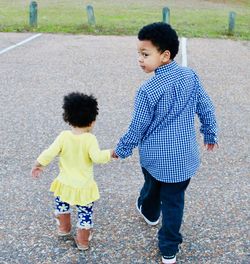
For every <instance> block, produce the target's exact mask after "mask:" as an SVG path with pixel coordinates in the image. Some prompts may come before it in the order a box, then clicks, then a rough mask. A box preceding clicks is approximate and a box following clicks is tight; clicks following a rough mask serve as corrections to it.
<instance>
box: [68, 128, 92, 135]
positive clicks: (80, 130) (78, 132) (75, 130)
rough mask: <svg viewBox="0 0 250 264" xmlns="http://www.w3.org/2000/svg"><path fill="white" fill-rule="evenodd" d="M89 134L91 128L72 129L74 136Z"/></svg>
mask: <svg viewBox="0 0 250 264" xmlns="http://www.w3.org/2000/svg"><path fill="white" fill-rule="evenodd" d="M88 132H91V127H90V126H88V127H72V133H73V134H75V135H80V134H83V133H88Z"/></svg>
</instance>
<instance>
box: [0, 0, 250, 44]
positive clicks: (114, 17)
mask: <svg viewBox="0 0 250 264" xmlns="http://www.w3.org/2000/svg"><path fill="white" fill-rule="evenodd" d="M29 3H30V1H27V0H14V1H13V0H12V1H11V0H1V2H0V31H3V32H26V31H33V32H49V33H73V34H95V35H136V34H137V32H138V30H139V29H140V28H141V27H142V26H144V25H145V24H148V23H152V22H155V21H161V20H162V8H163V7H164V6H166V4H167V5H168V7H169V8H170V23H171V25H172V26H173V27H174V28H175V29H176V30H177V32H178V34H179V35H181V36H186V37H208V38H234V39H242V40H250V19H249V18H250V0H241V1H240V0H239V1H234V0H228V1H226V0H221V1H220V0H217V1H215V0H210V1H202V0H200V1H197V0H189V1H185V0H170V1H163V0H154V1H153V0H139V1H132V0H116V1H108V0H95V1H94V0H93V1H91V4H92V6H93V7H94V11H95V18H96V25H95V26H89V25H88V22H87V14H86V6H87V4H89V3H90V1H89V2H87V1H81V0H72V1H71V0H61V1H59V0H54V1H52V0H40V1H39V0H37V3H38V27H37V28H32V27H30V26H29ZM230 11H235V12H236V26H235V32H234V35H233V36H228V15H229V12H230Z"/></svg>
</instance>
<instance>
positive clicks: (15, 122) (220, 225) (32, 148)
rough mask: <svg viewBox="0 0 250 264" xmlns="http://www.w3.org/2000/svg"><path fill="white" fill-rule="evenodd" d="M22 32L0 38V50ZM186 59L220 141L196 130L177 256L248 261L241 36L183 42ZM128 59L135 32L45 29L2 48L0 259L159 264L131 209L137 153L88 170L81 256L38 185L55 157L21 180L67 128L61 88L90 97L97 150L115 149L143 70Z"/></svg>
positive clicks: (245, 67) (150, 234)
mask: <svg viewBox="0 0 250 264" xmlns="http://www.w3.org/2000/svg"><path fill="white" fill-rule="evenodd" d="M29 36H30V34H28V33H27V34H13V33H12V34H7V33H0V49H3V48H6V47H8V46H10V45H13V43H17V42H19V41H22V40H24V39H25V38H27V37H29ZM187 54H188V64H189V66H191V67H192V68H193V69H194V70H195V71H196V72H197V73H198V74H199V75H200V77H201V80H202V82H203V84H204V86H205V87H206V89H207V91H208V93H209V94H210V96H211V97H212V99H213V101H214V104H215V107H216V112H217V118H218V123H219V128H220V137H219V138H220V142H219V143H220V147H219V149H217V150H216V151H215V152H213V153H208V152H206V151H204V150H203V147H202V139H201V138H200V136H198V137H199V140H200V143H201V156H202V165H201V167H200V170H199V172H198V173H197V175H196V176H195V177H194V178H193V179H192V181H191V184H190V186H189V188H188V190H187V193H186V208H185V216H184V223H183V226H182V233H183V236H184V242H183V244H182V246H181V252H180V253H179V254H178V263H185V264H189V263H190V264H191V263H199V264H202V263H205V264H209V263H211V264H212V263H227V264H229V263H234V264H235V263H241V264H247V263H249V261H250V260H249V247H248V246H249V221H248V219H249V176H250V175H249V174H250V173H249V172H250V155H249V153H250V151H249V144H248V143H249V141H250V89H249V83H250V72H249V68H250V61H249V58H250V42H241V41H233V40H216V39H188V41H187ZM136 59H137V51H136V38H135V37H113V36H109V37H106V36H79V35H52V34H43V35H42V36H41V37H39V38H37V39H35V40H33V41H31V42H29V43H26V44H25V45H22V46H19V47H17V48H15V49H13V50H10V51H8V52H6V53H4V54H2V55H0V75H1V78H0V100H1V104H0V112H1V115H0V124H1V125H0V136H1V137H0V138H1V140H0V149H1V157H0V162H1V166H0V183H1V184H0V192H1V200H0V210H1V214H0V237H1V240H0V252H1V254H0V263H3V264H4V263H11V264H14V263H25V264H29V263H32V264H34V263H64V264H65V263H75V264H76V263H87V264H92V263H93V264H95V263H114V264H115V263H124V264H125V263H130V264H136V263H138V264H139V263H143V264H153V263H160V253H159V251H158V247H157V231H158V228H159V226H157V227H149V226H147V225H146V224H145V223H144V222H143V219H142V218H140V216H139V215H138V213H137V212H136V210H135V200H136V197H137V195H138V192H139V190H140V187H141V185H142V183H143V177H142V173H141V170H140V166H139V164H138V152H137V150H135V151H134V155H133V156H132V157H130V158H128V159H126V160H118V161H112V162H111V163H109V164H107V165H97V166H95V178H96V180H97V182H98V185H99V188H100V193H101V199H100V200H99V201H98V202H96V204H95V208H94V221H95V233H94V238H93V241H92V242H91V248H90V250H89V251H87V252H79V251H78V250H77V248H76V246H75V244H74V241H73V238H72V237H69V238H64V239H59V238H58V237H57V235H56V226H55V221H54V219H53V196H52V194H51V193H49V191H48V189H49V186H50V183H51V182H52V180H53V179H54V177H55V176H56V174H57V172H58V169H57V161H55V162H53V163H52V164H51V165H50V166H49V167H48V168H47V169H46V171H45V172H44V174H43V175H42V177H41V178H40V179H39V180H37V181H36V180H33V179H32V178H31V177H30V168H31V165H32V163H33V161H34V160H35V158H36V157H37V155H38V154H39V153H40V152H41V151H42V150H43V149H44V148H45V147H47V146H48V145H49V144H50V143H51V142H52V141H53V140H54V138H55V136H56V135H57V134H58V133H59V132H60V131H61V130H62V129H65V128H67V125H66V124H64V123H63V120H62V109H61V105H62V97H63V95H65V94H67V93H68V92H70V91H81V92H85V93H93V94H94V95H95V96H96V97H97V98H98V101H99V106H100V114H99V116H98V120H97V123H96V127H95V134H96V136H97V137H98V139H99V143H100V146H101V147H102V148H113V147H114V146H115V145H116V143H117V141H118V139H119V137H120V136H121V135H122V134H123V133H124V132H125V130H126V128H127V126H128V124H129V121H130V117H131V113H132V108H133V98H134V94H135V91H136V89H137V88H138V87H139V85H140V84H141V83H142V82H143V81H144V80H145V79H146V78H148V77H149V76H148V75H146V74H144V73H143V72H141V70H140V69H139V67H138V66H137V61H136ZM176 60H177V62H181V54H179V55H178V56H177V59H176ZM197 129H198V128H197ZM73 212H74V214H73V223H75V222H76V214H75V213H76V212H75V209H74V210H73ZM247 223H248V224H247ZM75 231H76V227H75V225H74V227H73V232H72V234H74V233H75Z"/></svg>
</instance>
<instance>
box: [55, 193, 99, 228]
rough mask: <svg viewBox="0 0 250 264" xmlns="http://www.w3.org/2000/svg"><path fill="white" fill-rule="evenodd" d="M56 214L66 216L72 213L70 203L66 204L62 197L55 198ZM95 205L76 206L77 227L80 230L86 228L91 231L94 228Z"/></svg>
mask: <svg viewBox="0 0 250 264" xmlns="http://www.w3.org/2000/svg"><path fill="white" fill-rule="evenodd" d="M55 203H56V206H55V214H56V215H58V214H66V213H70V212H71V209H70V205H69V204H68V203H65V202H63V201H61V199H60V197H56V198H55ZM93 205H94V203H90V204H88V205H85V206H81V205H76V208H77V216H78V222H77V227H78V228H84V229H89V228H92V227H93V222H92V215H93Z"/></svg>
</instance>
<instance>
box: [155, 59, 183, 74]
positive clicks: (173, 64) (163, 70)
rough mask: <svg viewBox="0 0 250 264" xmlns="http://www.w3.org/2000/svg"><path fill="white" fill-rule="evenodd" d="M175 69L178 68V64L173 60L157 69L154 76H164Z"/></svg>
mask: <svg viewBox="0 0 250 264" xmlns="http://www.w3.org/2000/svg"><path fill="white" fill-rule="evenodd" d="M177 67H178V64H177V63H176V62H175V61H174V60H173V61H172V62H170V63H169V64H165V65H162V66H160V67H158V68H157V69H156V70H155V75H161V74H166V73H168V72H171V71H172V70H174V69H176V68H177Z"/></svg>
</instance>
